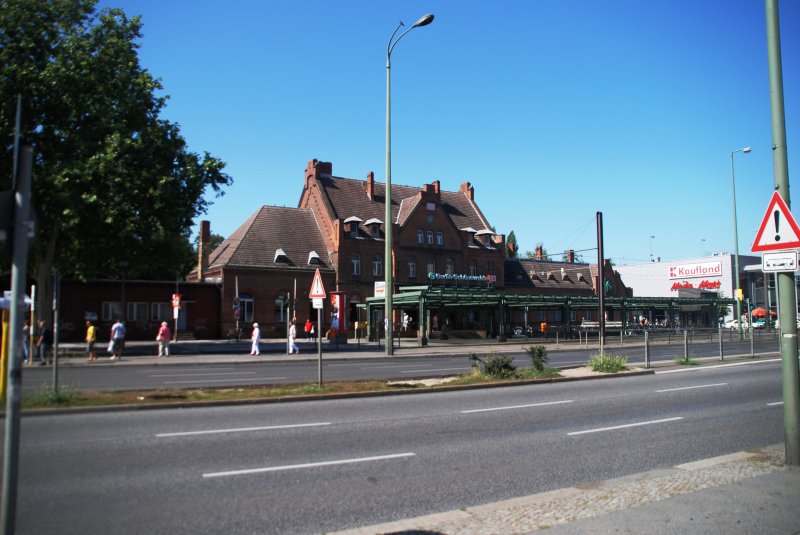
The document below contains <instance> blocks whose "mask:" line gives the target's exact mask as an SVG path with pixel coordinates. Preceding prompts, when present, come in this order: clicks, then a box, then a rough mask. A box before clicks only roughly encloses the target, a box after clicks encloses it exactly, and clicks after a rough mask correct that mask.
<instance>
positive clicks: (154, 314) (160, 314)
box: [150, 303, 172, 321]
mask: <svg viewBox="0 0 800 535" xmlns="http://www.w3.org/2000/svg"><path fill="white" fill-rule="evenodd" d="M170 305H171V303H150V319H152V320H153V321H165V320H168V319H172V314H170V308H172V307H171V306H170Z"/></svg>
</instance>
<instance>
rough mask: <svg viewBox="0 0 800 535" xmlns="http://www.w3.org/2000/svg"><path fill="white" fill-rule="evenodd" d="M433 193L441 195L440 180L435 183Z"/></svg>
mask: <svg viewBox="0 0 800 535" xmlns="http://www.w3.org/2000/svg"><path fill="white" fill-rule="evenodd" d="M433 191H434V192H435V193H436V195H439V192H440V191H441V189H440V184H439V181H438V180H434V181H433Z"/></svg>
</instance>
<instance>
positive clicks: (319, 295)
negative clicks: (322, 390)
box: [308, 268, 327, 386]
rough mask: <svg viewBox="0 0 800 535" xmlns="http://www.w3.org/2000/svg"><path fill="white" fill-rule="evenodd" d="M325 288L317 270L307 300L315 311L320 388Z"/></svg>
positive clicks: (320, 384)
mask: <svg viewBox="0 0 800 535" xmlns="http://www.w3.org/2000/svg"><path fill="white" fill-rule="evenodd" d="M326 296H327V294H326V293H325V286H323V284H322V276H321V275H320V274H319V268H317V270H316V271H315V272H314V280H312V281H311V290H309V292H308V298H309V299H311V300H312V301H313V303H314V308H316V309H317V379H318V382H319V386H322V300H323V299H325V297H326Z"/></svg>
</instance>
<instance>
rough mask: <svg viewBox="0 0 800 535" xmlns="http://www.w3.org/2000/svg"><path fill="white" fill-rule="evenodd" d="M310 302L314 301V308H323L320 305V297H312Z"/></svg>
mask: <svg viewBox="0 0 800 535" xmlns="http://www.w3.org/2000/svg"><path fill="white" fill-rule="evenodd" d="M311 302H312V303H314V308H318V309H321V308H323V306H322V298H321V297H315V298H314V299H312V300H311Z"/></svg>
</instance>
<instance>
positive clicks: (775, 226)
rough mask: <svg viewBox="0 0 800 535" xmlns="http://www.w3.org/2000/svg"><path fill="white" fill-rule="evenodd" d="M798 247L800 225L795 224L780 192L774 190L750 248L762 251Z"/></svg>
mask: <svg viewBox="0 0 800 535" xmlns="http://www.w3.org/2000/svg"><path fill="white" fill-rule="evenodd" d="M798 247H800V227H798V226H797V222H796V221H795V220H794V217H793V216H792V212H791V211H789V207H788V206H787V205H786V202H785V201H784V200H783V197H781V194H780V193H778V192H777V191H775V192H773V193H772V199H770V201H769V205H768V206H767V213H765V214H764V219H763V220H762V221H761V226H760V227H759V228H758V233H757V234H756V239H755V241H753V247H751V249H750V250H751V251H753V252H754V253H763V252H764V251H784V250H786V249H796V248H798Z"/></svg>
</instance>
